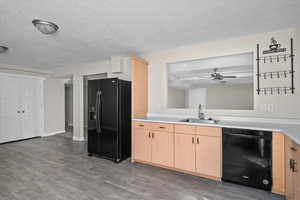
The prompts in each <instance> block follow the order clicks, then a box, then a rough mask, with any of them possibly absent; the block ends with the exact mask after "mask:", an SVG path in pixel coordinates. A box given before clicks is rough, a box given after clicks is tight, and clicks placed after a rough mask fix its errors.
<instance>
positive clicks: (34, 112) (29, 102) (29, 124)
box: [20, 78, 42, 139]
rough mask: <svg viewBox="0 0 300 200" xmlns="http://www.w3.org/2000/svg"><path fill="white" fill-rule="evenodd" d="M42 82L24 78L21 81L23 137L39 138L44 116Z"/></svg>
mask: <svg viewBox="0 0 300 200" xmlns="http://www.w3.org/2000/svg"><path fill="white" fill-rule="evenodd" d="M40 81H41V80H38V79H31V78H24V79H22V80H21V82H22V84H21V93H20V94H21V97H20V99H21V102H22V103H21V116H22V120H21V128H22V137H23V138H24V139H25V138H32V137H36V136H39V135H40V133H39V128H40V124H41V119H42V116H40V115H39V113H40V110H41V109H42V108H41V92H40V84H39V83H40Z"/></svg>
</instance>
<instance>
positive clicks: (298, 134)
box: [132, 117, 300, 145]
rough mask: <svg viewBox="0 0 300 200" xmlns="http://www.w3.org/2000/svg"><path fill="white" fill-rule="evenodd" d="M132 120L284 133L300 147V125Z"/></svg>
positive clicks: (171, 119)
mask: <svg viewBox="0 0 300 200" xmlns="http://www.w3.org/2000/svg"><path fill="white" fill-rule="evenodd" d="M132 120H136V121H144V122H160V123H173V124H184V125H198V126H211V127H220V128H240V129H252V130H263V131H272V132H282V133H284V134H285V135H287V136H289V137H290V138H291V139H292V140H294V141H295V142H296V143H297V144H298V145H300V124H278V123H277V124H273V123H260V122H244V121H243V122H241V121H225V120H222V121H219V122H218V123H216V124H211V123H191V122H180V120H182V118H160V117H143V118H134V119H132Z"/></svg>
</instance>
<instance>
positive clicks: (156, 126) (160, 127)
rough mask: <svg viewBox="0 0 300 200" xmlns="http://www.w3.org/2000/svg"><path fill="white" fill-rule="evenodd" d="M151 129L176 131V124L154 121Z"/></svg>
mask: <svg viewBox="0 0 300 200" xmlns="http://www.w3.org/2000/svg"><path fill="white" fill-rule="evenodd" d="M151 130H155V131H164V132H172V133H173V132H174V125H173V124H167V123H152V124H151Z"/></svg>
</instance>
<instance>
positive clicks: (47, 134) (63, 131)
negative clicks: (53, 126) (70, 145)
mask: <svg viewBox="0 0 300 200" xmlns="http://www.w3.org/2000/svg"><path fill="white" fill-rule="evenodd" d="M65 132H66V131H65V130H61V131H54V132H50V133H44V134H43V137H48V136H52V135H57V134H61V133H65Z"/></svg>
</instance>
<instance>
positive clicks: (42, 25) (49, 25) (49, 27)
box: [32, 19, 58, 35]
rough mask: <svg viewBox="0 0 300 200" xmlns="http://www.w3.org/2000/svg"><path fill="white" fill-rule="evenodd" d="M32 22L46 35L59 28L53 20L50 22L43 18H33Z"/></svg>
mask: <svg viewBox="0 0 300 200" xmlns="http://www.w3.org/2000/svg"><path fill="white" fill-rule="evenodd" d="M32 24H33V25H34V26H35V28H37V30H39V31H40V32H41V33H44V34H46V35H49V34H53V33H55V32H56V31H57V30H58V26H57V25H56V24H54V23H53V22H48V21H45V20H41V19H34V20H32Z"/></svg>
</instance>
